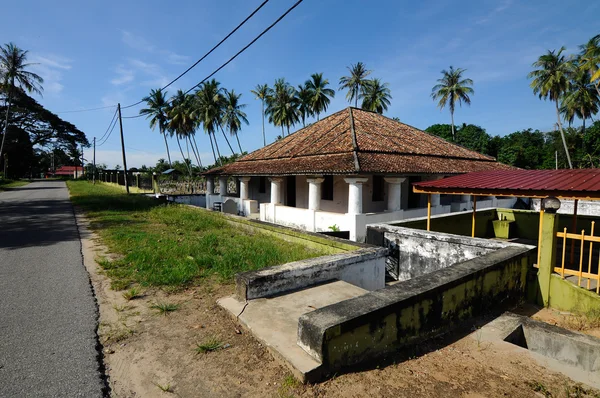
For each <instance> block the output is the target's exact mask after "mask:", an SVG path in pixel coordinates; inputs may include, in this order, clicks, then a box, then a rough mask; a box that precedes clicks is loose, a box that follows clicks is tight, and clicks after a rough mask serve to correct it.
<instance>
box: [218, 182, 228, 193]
mask: <svg viewBox="0 0 600 398" xmlns="http://www.w3.org/2000/svg"><path fill="white" fill-rule="evenodd" d="M219 194H220V195H221V196H227V177H219Z"/></svg>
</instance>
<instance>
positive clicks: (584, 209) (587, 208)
mask: <svg viewBox="0 0 600 398" xmlns="http://www.w3.org/2000/svg"><path fill="white" fill-rule="evenodd" d="M540 203H541V199H533V200H532V201H531V208H532V209H533V210H535V211H540ZM574 210H575V206H574V201H573V200H567V199H561V200H560V209H558V214H573V212H574ZM577 214H579V215H582V216H598V215H600V201H597V200H580V201H579V203H578V204H577Z"/></svg>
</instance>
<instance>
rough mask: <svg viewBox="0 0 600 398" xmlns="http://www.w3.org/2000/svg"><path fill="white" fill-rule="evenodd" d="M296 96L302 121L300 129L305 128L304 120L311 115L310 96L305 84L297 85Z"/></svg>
mask: <svg viewBox="0 0 600 398" xmlns="http://www.w3.org/2000/svg"><path fill="white" fill-rule="evenodd" d="M296 96H297V97H298V110H299V111H300V118H301V119H302V127H306V118H307V117H309V116H312V115H313V108H312V95H311V92H310V90H309V89H308V88H307V87H306V84H304V85H302V84H299V85H298V90H296Z"/></svg>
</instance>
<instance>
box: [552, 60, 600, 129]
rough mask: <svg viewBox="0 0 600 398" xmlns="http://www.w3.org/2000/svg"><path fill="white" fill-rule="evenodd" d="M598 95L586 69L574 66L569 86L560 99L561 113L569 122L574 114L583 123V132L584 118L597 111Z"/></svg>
mask: <svg viewBox="0 0 600 398" xmlns="http://www.w3.org/2000/svg"><path fill="white" fill-rule="evenodd" d="M598 104H599V97H598V93H597V92H596V90H595V89H594V85H593V84H592V83H590V78H589V74H588V73H587V71H586V70H584V69H581V68H576V69H575V71H574V72H573V74H572V76H571V81H570V84H569V88H568V89H567V91H566V92H565V94H564V96H563V97H562V99H561V107H560V110H561V113H562V114H563V117H564V118H565V120H566V121H567V122H569V124H571V123H572V122H573V119H574V118H575V116H577V117H578V118H579V119H581V121H582V123H583V127H582V134H585V120H586V119H589V118H591V117H592V116H593V115H595V114H596V113H598Z"/></svg>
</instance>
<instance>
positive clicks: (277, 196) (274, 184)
mask: <svg viewBox="0 0 600 398" xmlns="http://www.w3.org/2000/svg"><path fill="white" fill-rule="evenodd" d="M269 180H270V181H271V203H272V204H280V203H281V183H282V182H283V178H279V177H273V178H269Z"/></svg>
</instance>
